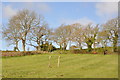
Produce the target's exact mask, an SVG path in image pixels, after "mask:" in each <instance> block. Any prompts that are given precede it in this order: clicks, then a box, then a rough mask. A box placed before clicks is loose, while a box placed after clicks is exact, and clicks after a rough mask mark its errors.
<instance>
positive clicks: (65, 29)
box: [54, 24, 71, 50]
mask: <svg viewBox="0 0 120 80" xmlns="http://www.w3.org/2000/svg"><path fill="white" fill-rule="evenodd" d="M70 35H71V28H70V25H64V24H62V25H61V26H60V27H58V28H57V29H56V30H55V32H54V41H55V42H56V43H57V44H58V45H59V46H60V49H63V50H66V48H67V44H68V42H69V40H70V37H69V36H70Z"/></svg>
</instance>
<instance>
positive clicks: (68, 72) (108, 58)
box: [2, 54, 118, 78]
mask: <svg viewBox="0 0 120 80" xmlns="http://www.w3.org/2000/svg"><path fill="white" fill-rule="evenodd" d="M51 55H52V57H51V61H50V62H51V68H49V67H48V63H49V61H48V57H49V56H50V54H40V55H31V56H22V57H10V58H3V59H2V61H3V65H2V66H3V77H5V78H6V77H7V78H18V77H20V78H21V77H23V78H117V77H118V56H117V55H105V56H104V55H100V54H97V55H94V54H51ZM59 55H60V56H61V58H60V67H57V59H58V56H59Z"/></svg>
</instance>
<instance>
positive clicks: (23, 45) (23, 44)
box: [22, 40, 26, 51]
mask: <svg viewBox="0 0 120 80" xmlns="http://www.w3.org/2000/svg"><path fill="white" fill-rule="evenodd" d="M25 42H26V40H22V48H23V51H25Z"/></svg>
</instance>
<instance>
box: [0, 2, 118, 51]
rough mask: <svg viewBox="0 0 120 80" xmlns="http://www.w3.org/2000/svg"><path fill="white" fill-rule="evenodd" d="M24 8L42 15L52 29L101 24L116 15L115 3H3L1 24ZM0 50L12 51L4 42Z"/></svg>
mask: <svg viewBox="0 0 120 80" xmlns="http://www.w3.org/2000/svg"><path fill="white" fill-rule="evenodd" d="M26 1H27V0H26ZM24 8H26V9H30V10H33V11H35V12H36V13H37V14H41V15H43V16H44V17H45V20H46V21H47V22H48V24H49V27H50V28H53V29H55V28H57V27H58V26H60V25H61V24H62V23H65V24H72V23H75V22H79V23H81V24H83V25H85V24H87V23H93V24H102V23H105V22H106V21H107V20H108V19H111V18H115V17H117V15H118V3H117V2H3V3H2V23H3V24H7V23H8V20H9V18H10V17H12V16H14V15H15V14H16V13H17V11H18V10H21V9H24ZM20 46H21V45H20ZM20 48H21V47H20ZM0 49H3V50H6V49H9V50H10V49H12V50H13V48H12V47H11V46H10V47H8V46H7V42H6V41H4V40H3V41H2V48H1V47H0Z"/></svg>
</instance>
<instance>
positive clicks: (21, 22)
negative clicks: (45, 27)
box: [9, 9, 39, 51]
mask: <svg viewBox="0 0 120 80" xmlns="http://www.w3.org/2000/svg"><path fill="white" fill-rule="evenodd" d="M37 20H38V19H37V16H36V13H35V12H33V11H30V10H27V9H23V10H20V11H19V12H18V13H17V14H16V15H15V16H13V17H11V19H10V20H9V24H11V26H14V24H16V26H15V29H16V28H19V30H20V31H19V32H20V33H19V34H20V36H19V39H20V40H22V47H23V51H25V46H26V40H27V36H28V33H29V32H30V29H31V28H32V27H33V26H36V25H38V23H39V22H38V21H37Z"/></svg>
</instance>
